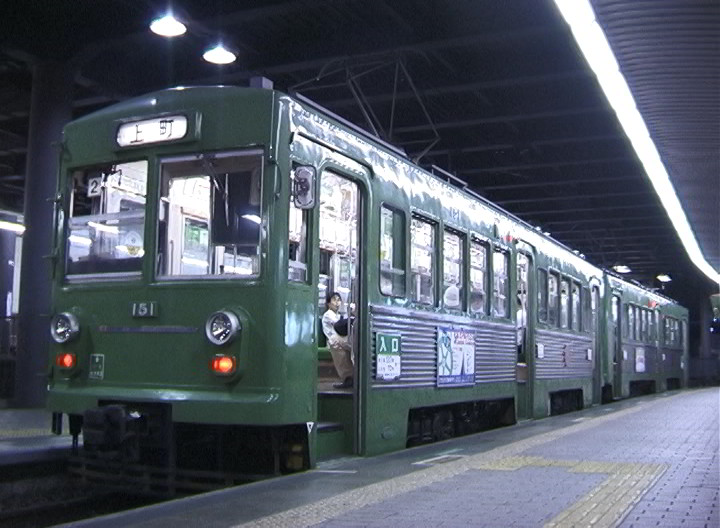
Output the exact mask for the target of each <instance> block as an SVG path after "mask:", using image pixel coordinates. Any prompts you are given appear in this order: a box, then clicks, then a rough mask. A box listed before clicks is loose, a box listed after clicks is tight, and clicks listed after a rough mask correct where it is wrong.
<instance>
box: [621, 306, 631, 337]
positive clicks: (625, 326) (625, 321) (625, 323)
mask: <svg viewBox="0 0 720 528" xmlns="http://www.w3.org/2000/svg"><path fill="white" fill-rule="evenodd" d="M623 313H624V315H625V317H623V318H622V336H623V337H625V338H628V337H630V305H629V304H623Z"/></svg>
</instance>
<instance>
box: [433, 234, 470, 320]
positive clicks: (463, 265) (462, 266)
mask: <svg viewBox="0 0 720 528" xmlns="http://www.w3.org/2000/svg"><path fill="white" fill-rule="evenodd" d="M446 234H449V235H452V236H456V237H457V238H458V243H459V246H460V247H459V255H460V261H459V262H458V267H459V270H458V272H459V273H458V275H459V278H460V287H459V290H460V291H459V292H458V294H459V297H460V298H459V300H460V306H458V307H451V306H446V305H445V290H446V286H445V262H446V255H445V235H446ZM467 239H468V237H467V234H466V233H465V232H464V231H462V230H460V229H458V228H456V227H453V226H452V225H448V224H444V225H443V226H442V247H441V248H440V257H441V258H440V259H439V261H440V262H442V283H441V284H440V285H439V286H440V288H441V291H442V296H440V297H441V298H440V299H438V302H439V303H440V305H441V306H442V307H443V308H444V309H446V310H451V311H453V312H465V311H466V309H467V303H466V302H465V297H466V296H467V283H466V274H467V273H466V272H467V257H466V253H467V249H468V248H467Z"/></svg>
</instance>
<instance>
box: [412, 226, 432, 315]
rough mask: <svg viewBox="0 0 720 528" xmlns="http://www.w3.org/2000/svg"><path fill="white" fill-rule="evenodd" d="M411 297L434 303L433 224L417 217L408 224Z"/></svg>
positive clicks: (425, 302)
mask: <svg viewBox="0 0 720 528" xmlns="http://www.w3.org/2000/svg"><path fill="white" fill-rule="evenodd" d="M410 244H411V247H412V253H411V255H410V278H411V284H412V292H411V293H412V295H411V297H412V299H413V300H414V301H416V302H418V303H421V304H429V305H431V306H434V305H435V279H434V276H435V267H436V266H435V226H434V225H433V224H431V223H430V222H428V221H426V220H423V219H421V218H419V217H413V219H412V222H411V224H410Z"/></svg>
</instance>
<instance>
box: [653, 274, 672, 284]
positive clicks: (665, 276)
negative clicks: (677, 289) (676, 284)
mask: <svg viewBox="0 0 720 528" xmlns="http://www.w3.org/2000/svg"><path fill="white" fill-rule="evenodd" d="M655 278H656V279H657V280H659V281H660V282H671V281H672V277H671V276H670V275H668V274H667V273H661V274H660V275H658V276H657V277H655Z"/></svg>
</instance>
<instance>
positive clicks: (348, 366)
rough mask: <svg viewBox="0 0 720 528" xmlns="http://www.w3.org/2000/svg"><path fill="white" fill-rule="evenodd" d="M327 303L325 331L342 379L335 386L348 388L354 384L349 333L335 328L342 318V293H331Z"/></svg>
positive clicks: (323, 319) (324, 322)
mask: <svg viewBox="0 0 720 528" xmlns="http://www.w3.org/2000/svg"><path fill="white" fill-rule="evenodd" d="M325 305H326V307H327V311H326V312H325V313H324V314H323V316H322V328H323V333H324V334H325V337H326V338H327V344H328V348H330V354H331V355H332V358H333V364H334V365H335V370H336V371H337V373H338V376H339V377H340V379H341V380H342V381H341V382H340V383H335V384H334V385H333V387H335V388H336V389H347V388H350V387H352V386H353V365H352V360H351V357H350V351H351V347H350V343H349V342H348V337H347V335H345V336H342V335H340V334H338V332H337V330H335V323H337V322H338V321H339V320H340V319H341V316H340V314H339V313H338V310H339V309H340V305H342V298H341V297H340V294H339V293H337V292H333V293H331V294H329V295H328V296H327V299H326V302H325Z"/></svg>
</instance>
